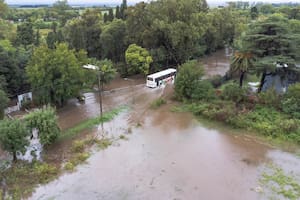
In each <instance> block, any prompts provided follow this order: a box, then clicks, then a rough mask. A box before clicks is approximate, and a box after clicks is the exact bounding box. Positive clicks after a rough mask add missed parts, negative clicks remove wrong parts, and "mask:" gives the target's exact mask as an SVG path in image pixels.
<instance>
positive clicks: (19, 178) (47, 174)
mask: <svg viewBox="0 0 300 200" xmlns="http://www.w3.org/2000/svg"><path fill="white" fill-rule="evenodd" d="M124 109H125V107H120V108H117V109H114V110H112V111H110V112H106V113H104V116H103V118H101V119H100V118H99V117H96V118H92V119H89V120H86V121H84V122H81V123H80V124H78V125H77V126H75V127H74V128H72V129H69V130H66V131H59V134H58V135H56V133H55V132H51V131H50V130H51V129H50V127H51V126H47V124H48V125H49V124H51V123H54V122H55V118H56V115H54V116H53V114H54V110H53V109H52V108H46V109H44V110H39V111H36V112H35V113H31V114H30V115H28V116H27V117H26V118H25V120H28V122H27V124H28V127H29V128H31V127H35V128H37V129H38V130H39V134H38V135H39V138H40V141H41V143H42V144H43V145H44V147H47V149H49V147H51V145H54V144H55V143H57V142H61V140H65V139H68V140H70V139H72V138H73V137H74V136H75V135H76V134H79V133H81V132H82V131H83V130H90V129H92V128H93V127H95V126H96V125H98V124H100V123H101V122H107V121H110V120H112V119H113V118H114V117H115V116H116V115H118V113H120V112H121V111H123V110H124ZM35 117H37V118H35ZM35 119H36V120H38V121H35ZM40 124H43V125H45V126H42V128H38V127H39V125H40ZM44 127H48V129H46V130H44V129H43V128H44ZM52 127H53V129H54V130H57V123H54V124H53V126H52ZM3 128H5V130H4V129H3ZM16 130H23V131H21V132H20V131H16ZM24 130H26V127H25V126H23V123H21V122H20V121H18V120H9V121H1V123H0V141H1V146H2V147H4V148H5V150H7V151H9V152H12V153H13V155H14V156H13V157H14V162H13V163H10V162H7V163H6V164H4V165H3V166H1V168H0V172H1V175H0V180H1V182H2V183H4V184H5V185H4V186H3V188H2V189H1V193H0V194H1V198H4V199H6V198H8V199H9V198H11V199H23V198H26V197H28V196H29V195H30V194H31V193H32V192H33V191H34V188H35V187H37V186H38V185H39V184H45V183H48V182H50V181H52V180H54V179H56V178H57V177H58V176H59V175H60V174H62V173H64V172H65V171H74V170H75V168H76V166H77V165H79V164H82V163H85V162H86V160H87V159H88V158H89V157H90V152H89V149H90V148H91V147H92V146H94V145H96V147H98V148H99V149H101V150H103V149H106V148H107V147H109V146H110V145H111V144H112V141H111V140H110V139H108V138H102V139H98V137H95V136H92V135H90V136H87V137H85V138H84V139H81V140H72V145H71V146H70V147H69V149H68V150H67V152H68V156H67V157H66V159H65V160H58V161H53V160H51V159H48V158H47V156H48V155H47V149H45V152H44V153H43V157H44V161H40V160H36V159H34V160H33V161H32V162H30V163H29V162H27V161H20V160H17V156H16V153H24V152H25V150H26V148H25V147H26V146H28V144H29V138H28V136H30V133H31V132H30V131H24ZM48 131H50V132H48ZM5 133H6V135H3V134H5ZM21 133H27V134H23V135H22V134H21ZM15 135H16V136H17V138H14V137H13V136H15ZM54 136H55V138H56V139H55V140H53V137H54ZM8 138H9V139H10V140H9V141H7V140H8ZM43 138H44V139H43ZM46 139H47V140H46ZM120 139H124V138H120ZM49 142H51V143H49Z"/></svg>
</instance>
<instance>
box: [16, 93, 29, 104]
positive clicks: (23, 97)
mask: <svg viewBox="0 0 300 200" xmlns="http://www.w3.org/2000/svg"><path fill="white" fill-rule="evenodd" d="M25 101H32V92H28V93H24V94H21V95H18V104H19V105H20V107H21V105H22V103H23V102H25Z"/></svg>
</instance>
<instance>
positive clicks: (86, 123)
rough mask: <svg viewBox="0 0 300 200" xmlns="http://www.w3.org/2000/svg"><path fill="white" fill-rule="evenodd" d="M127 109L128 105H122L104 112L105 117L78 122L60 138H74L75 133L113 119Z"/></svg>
mask: <svg viewBox="0 0 300 200" xmlns="http://www.w3.org/2000/svg"><path fill="white" fill-rule="evenodd" d="M125 109H127V107H126V106H121V107H118V108H115V109H113V110H111V111H109V112H106V113H104V114H103V117H102V118H101V117H95V118H90V119H87V120H85V121H83V122H80V123H79V124H77V125H76V126H75V127H72V128H70V129H67V130H66V131H64V132H63V133H62V134H61V135H60V136H59V138H58V140H63V139H66V138H72V137H74V136H75V135H77V134H78V133H80V132H82V131H84V130H87V129H92V128H93V127H95V126H96V125H98V124H100V123H101V122H102V123H103V122H108V121H110V120H112V119H113V118H114V117H115V116H117V115H118V114H120V113H121V112H122V111H124V110H125Z"/></svg>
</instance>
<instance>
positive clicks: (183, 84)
mask: <svg viewBox="0 0 300 200" xmlns="http://www.w3.org/2000/svg"><path fill="white" fill-rule="evenodd" d="M203 74H204V69H203V67H199V66H198V63H197V61H188V62H186V63H184V64H183V65H182V66H180V68H179V72H178V74H177V78H176V81H175V93H176V96H177V97H178V98H179V99H185V98H186V99H191V98H192V95H193V93H194V89H195V86H196V82H197V81H199V80H200V79H201V77H202V76H203Z"/></svg>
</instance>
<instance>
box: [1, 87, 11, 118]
mask: <svg viewBox="0 0 300 200" xmlns="http://www.w3.org/2000/svg"><path fill="white" fill-rule="evenodd" d="M8 101H9V99H8V98H7V95H6V93H5V92H4V91H3V90H1V87H0V120H1V119H3V117H4V109H5V108H6V107H7V104H8Z"/></svg>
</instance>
